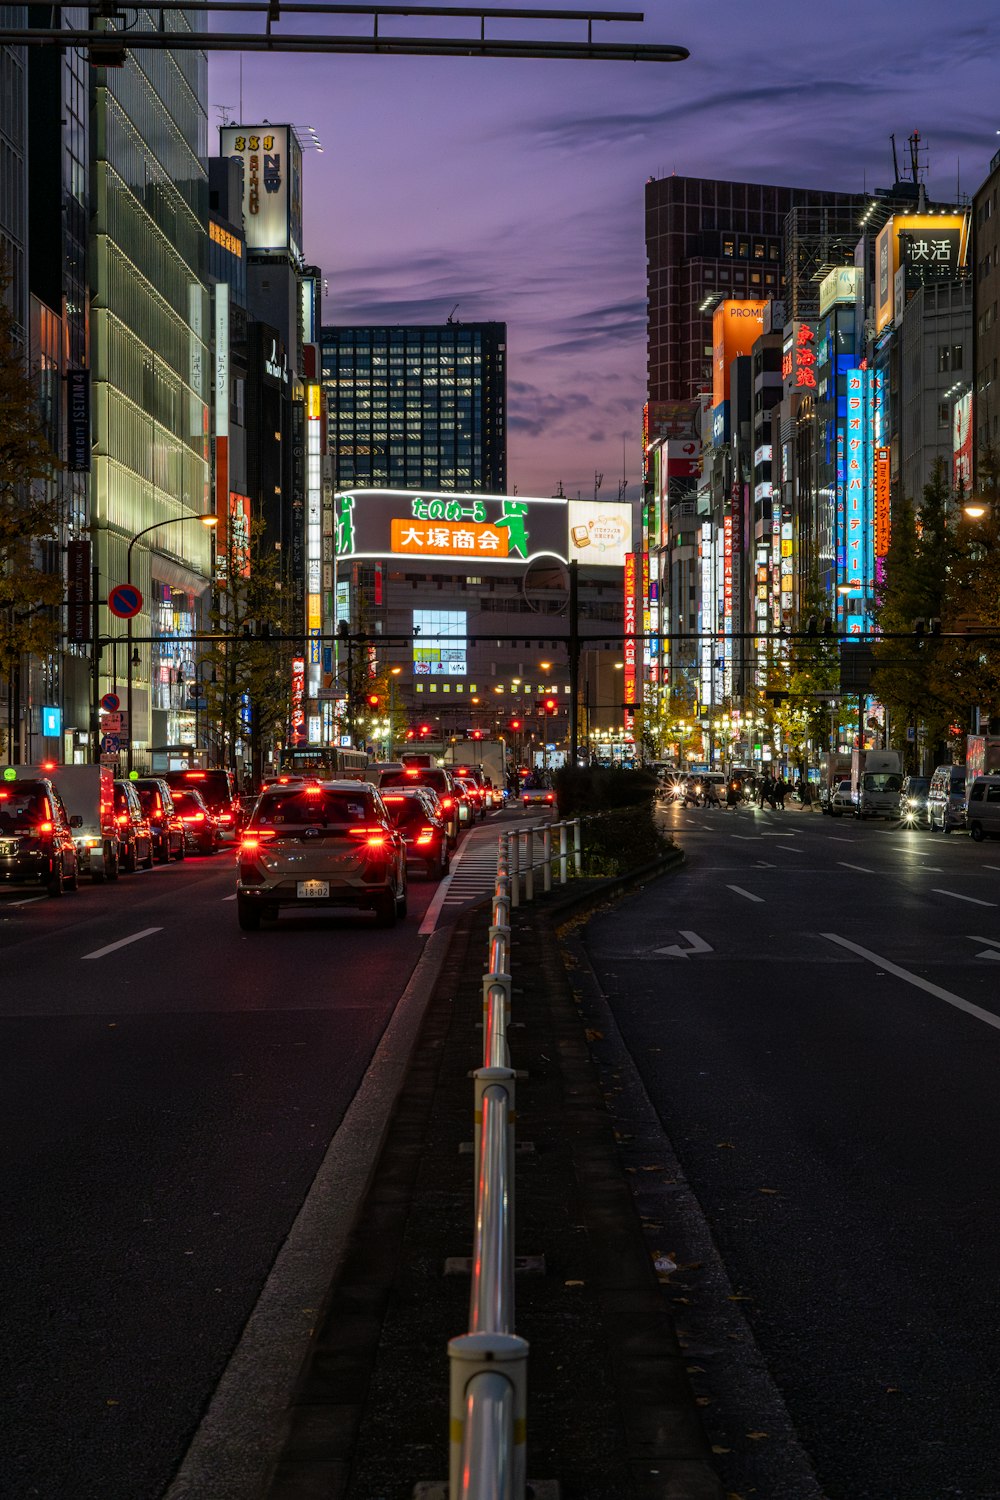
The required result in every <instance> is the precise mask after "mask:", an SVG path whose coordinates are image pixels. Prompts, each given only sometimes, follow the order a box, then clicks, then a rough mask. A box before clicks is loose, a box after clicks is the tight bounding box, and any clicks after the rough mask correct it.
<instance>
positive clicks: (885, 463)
mask: <svg viewBox="0 0 1000 1500" xmlns="http://www.w3.org/2000/svg"><path fill="white" fill-rule="evenodd" d="M889 530H890V528H889V449H888V448H876V449H875V556H876V557H885V555H886V553H887V552H888V550H889Z"/></svg>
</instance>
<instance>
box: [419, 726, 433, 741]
mask: <svg viewBox="0 0 1000 1500" xmlns="http://www.w3.org/2000/svg"><path fill="white" fill-rule="evenodd" d="M430 732H431V726H430V725H429V724H421V726H420V728H419V729H418V731H417V733H418V734H419V735H420V738H421V739H422V740H425V739H426V738H427V736H428V735H429V734H430Z"/></svg>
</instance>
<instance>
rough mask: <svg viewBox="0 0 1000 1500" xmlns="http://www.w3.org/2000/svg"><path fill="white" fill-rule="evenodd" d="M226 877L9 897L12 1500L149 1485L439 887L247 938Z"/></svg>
mask: <svg viewBox="0 0 1000 1500" xmlns="http://www.w3.org/2000/svg"><path fill="white" fill-rule="evenodd" d="M497 816H499V815H497ZM494 831H495V830H490V833H491V834H492V832H494ZM482 836H483V837H485V836H487V830H486V829H483V830H482ZM476 842H478V837H474V838H473V839H472V840H470V841H469V843H468V846H466V845H465V844H463V846H462V847H463V848H465V847H468V849H469V850H470V853H471V850H472V849H473V847H474V844H475V843H476ZM461 869H462V865H461V864H460V865H459V873H460V872H461ZM467 878H468V877H467V876H466V879H467ZM234 881H235V872H234V868H233V856H232V852H231V851H229V852H223V853H220V854H218V855H216V856H214V857H211V858H205V859H196V858H189V859H188V860H186V861H184V863H182V864H180V865H177V864H172V865H169V866H156V867H154V869H153V870H151V871H140V872H137V873H136V874H133V875H129V876H123V877H122V878H121V880H119V881H118V882H117V884H115V885H112V886H92V885H91V884H90V883H89V882H82V883H81V889H80V891H79V892H78V893H76V894H67V895H66V896H65V897H64V898H63V899H62V900H56V901H53V900H49V899H46V898H42V899H32V898H31V894H30V893H26V892H12V891H4V892H0V974H2V985H0V1138H2V1146H0V1153H2V1166H0V1173H2V1181H3V1184H4V1211H3V1216H2V1228H0V1244H2V1249H0V1263H2V1265H3V1268H4V1271H3V1286H4V1289H3V1297H2V1299H0V1348H2V1350H3V1356H4V1358H3V1363H4V1365H5V1366H6V1369H5V1373H4V1375H3V1380H2V1388H3V1393H4V1395H3V1401H2V1403H0V1493H3V1494H5V1495H11V1496H16V1497H17V1500H29V1497H31V1500H34V1497H41V1500H66V1497H67V1496H70V1495H72V1496H73V1497H74V1500H147V1497H148V1500H153V1497H156V1496H159V1495H160V1494H162V1493H163V1491H164V1489H165V1488H166V1486H167V1484H168V1482H169V1481H170V1479H171V1476H172V1475H173V1473H174V1471H175V1470H176V1468H177V1466H178V1464H179V1462H180V1460H181V1459H182V1457H183V1455H184V1452H185V1450H186V1448H187V1445H188V1442H189V1441H190V1438H191V1436H192V1433H193V1432H194V1430H195V1428H196V1426H197V1423H198V1421H199V1418H200V1416H201V1414H202V1412H203V1410H204V1408H205V1406H206V1404H207V1402H208V1400H209V1398H210V1397H211V1394H212V1392H213V1390H214V1388H215V1386H216V1383H217V1381H218V1379H219V1377H220V1375H221V1373H222V1371H223V1369H224V1367H225V1365H226V1362H227V1359H228V1358H229V1355H230V1353H231V1351H232V1350H233V1348H234V1346H235V1345H236V1343H237V1340H238V1339H239V1336H240V1333H241V1330H242V1329H243V1327H244V1324H245V1323H246V1321H247V1318H248V1316H249V1314H250V1312H251V1310H252V1308H253V1306H254V1303H255V1301H256V1299H257V1297H258V1294H259V1292H260V1290H261V1287H262V1285H263V1283H264V1281H265V1279H266V1277H267V1275H268V1272H269V1270H270V1268H271V1266H272V1263H273V1262H274V1259H275V1256H276V1255H277V1253H278V1251H279V1249H280V1247H281V1246H282V1243H283V1242H284V1240H285V1238H286V1236H287V1234H288V1231H289V1228H290V1226H291V1224H292V1222H293V1220H294V1218H295V1215H296V1213H297V1212H298V1210H299V1208H300V1206H301V1205H302V1203H303V1199H304V1198H305V1196H306V1194H307V1193H308V1191H309V1188H310V1184H311V1183H312V1181H313V1178H314V1176H315V1173H316V1170H317V1167H318V1165H319V1163H320V1161H321V1160H322V1158H323V1155H324V1152H325V1151H326V1149H327V1146H328V1144H329V1143H330V1141H331V1138H332V1137H333V1135H334V1134H335V1132H336V1130H337V1128H338V1125H339V1123H340V1121H341V1119H342V1118H343V1116H344V1112H345V1110H346V1109H347V1106H348V1105H349V1103H350V1102H351V1100H352V1098H353V1096H354V1094H355V1092H356V1090H357V1088H358V1084H359V1081H360V1079H361V1078H362V1076H363V1075H364V1072H365V1069H366V1067H367V1065H368V1063H369V1060H370V1058H371V1056H372V1053H373V1051H374V1049H375V1047H376V1045H377V1044H378V1042H379V1038H380V1037H381V1036H382V1033H383V1031H384V1029H385V1027H386V1025H387V1023H388V1021H389V1018H390V1016H391V1015H392V1012H393V1009H394V1007H395V1005H396V1002H397V1000H398V997H399V996H400V994H401V993H402V991H403V989H404V987H405V986H406V983H407V981H408V979H409V977H410V975H411V973H412V971H413V969H414V966H415V964H416V962H417V959H418V958H419V956H420V953H421V950H422V947H423V942H424V938H423V937H422V936H421V935H420V930H421V928H422V927H426V926H427V925H428V924H427V917H428V908H429V906H430V904H431V901H432V898H433V897H434V896H435V893H436V892H437V891H438V889H439V888H438V886H437V885H436V884H435V883H433V882H431V881H428V880H426V879H424V878H422V877H420V876H419V875H418V876H414V877H412V878H411V881H410V890H409V908H410V909H409V916H408V917H407V919H406V920H405V921H403V922H401V923H400V924H398V925H397V926H396V927H395V928H394V929H391V930H388V931H379V932H376V931H375V929H374V927H373V925H372V918H371V916H370V915H369V914H354V913H349V912H344V913H323V914H320V913H316V914H315V915H306V916H300V915H298V914H290V915H289V914H286V915H283V916H282V919H281V922H280V923H279V925H278V926H277V927H276V928H269V929H266V930H265V931H264V932H262V933H255V934H246V933H241V932H240V930H239V928H238V926H237V922H236V910H235V903H234V901H233V890H234ZM473 884H474V882H473ZM469 894H470V895H473V894H475V892H474V891H472V890H470V892H469ZM460 905H461V903H460V902H458V901H457V900H456V899H454V898H453V899H452V903H451V908H448V907H447V906H445V908H444V916H445V918H446V917H447V912H448V910H449V909H451V910H452V915H453V914H454V910H457V909H458V907H459V906H460ZM438 907H439V909H440V908H442V902H440V901H439V902H438Z"/></svg>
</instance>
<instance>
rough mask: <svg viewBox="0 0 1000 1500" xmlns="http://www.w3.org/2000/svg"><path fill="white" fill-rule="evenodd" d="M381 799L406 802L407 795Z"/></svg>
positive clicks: (407, 799)
mask: <svg viewBox="0 0 1000 1500" xmlns="http://www.w3.org/2000/svg"><path fill="white" fill-rule="evenodd" d="M382 801H383V802H407V801H409V798H408V797H383V798H382Z"/></svg>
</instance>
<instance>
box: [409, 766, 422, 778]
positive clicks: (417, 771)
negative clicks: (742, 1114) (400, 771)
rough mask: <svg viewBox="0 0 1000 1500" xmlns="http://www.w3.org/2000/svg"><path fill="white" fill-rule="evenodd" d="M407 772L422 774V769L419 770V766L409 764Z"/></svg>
mask: <svg viewBox="0 0 1000 1500" xmlns="http://www.w3.org/2000/svg"><path fill="white" fill-rule="evenodd" d="M406 774H407V776H419V775H420V771H419V768H418V767H417V766H407V767H406Z"/></svg>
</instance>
